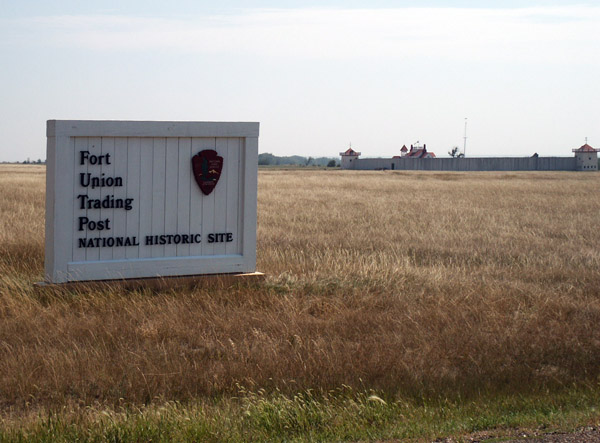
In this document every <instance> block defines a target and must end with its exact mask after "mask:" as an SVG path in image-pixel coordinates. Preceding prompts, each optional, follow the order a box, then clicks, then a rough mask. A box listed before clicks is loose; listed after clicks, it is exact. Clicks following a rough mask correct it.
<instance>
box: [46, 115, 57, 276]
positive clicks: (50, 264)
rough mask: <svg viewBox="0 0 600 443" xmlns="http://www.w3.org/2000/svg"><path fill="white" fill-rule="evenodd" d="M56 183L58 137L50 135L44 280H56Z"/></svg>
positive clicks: (51, 124) (47, 148) (47, 149)
mask: <svg viewBox="0 0 600 443" xmlns="http://www.w3.org/2000/svg"><path fill="white" fill-rule="evenodd" d="M46 125H47V131H48V132H49V131H51V130H52V131H53V132H54V122H51V121H48V122H47V123H46ZM55 183H56V137H55V136H50V135H48V138H47V140H46V222H45V228H46V229H45V236H46V238H45V242H44V280H45V281H54V278H55V267H54V251H55V249H54V229H55V217H54V204H55V201H54V195H55V189H54V188H55Z"/></svg>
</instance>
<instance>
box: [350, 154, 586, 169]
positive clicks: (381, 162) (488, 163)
mask: <svg viewBox="0 0 600 443" xmlns="http://www.w3.org/2000/svg"><path fill="white" fill-rule="evenodd" d="M350 165H351V166H350V167H348V168H343V169H354V170H376V169H389V170H420V171H575V170H576V162H575V158H574V157H496V158H495V157H489V158H362V159H361V158H359V159H353V160H352V162H351V163H350Z"/></svg>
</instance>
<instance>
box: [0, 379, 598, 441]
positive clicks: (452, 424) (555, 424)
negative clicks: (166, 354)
mask: <svg viewBox="0 0 600 443" xmlns="http://www.w3.org/2000/svg"><path fill="white" fill-rule="evenodd" d="M599 405H600V391H599V390H598V389H589V388H588V389H586V390H581V389H572V390H570V391H563V392H560V393H556V392H555V393H552V392H546V393H541V394H535V395H531V394H529V395H523V396H519V395H509V396H497V397H482V398H477V399H470V400H468V401H461V400H460V399H454V400H449V399H435V400H434V399H391V398H384V396H382V395H378V394H377V393H374V392H355V391H353V390H352V389H350V388H342V389H339V390H336V391H333V392H328V393H319V394H316V393H314V392H312V391H306V392H303V393H299V394H297V395H295V396H286V395H283V394H280V393H271V394H267V393H265V392H263V391H259V392H249V391H246V390H244V389H241V390H240V394H239V396H237V397H225V398H221V399H212V400H210V399H205V400H202V401H197V402H192V403H187V404H182V403H176V402H164V403H163V404H161V405H160V406H158V405H156V404H152V405H149V406H145V407H141V408H135V407H132V406H123V407H120V408H111V409H103V408H90V407H87V408H75V409H72V408H71V409H67V408H65V409H63V410H61V411H53V412H44V413H42V412H38V413H37V414H35V415H27V414H26V413H25V414H23V413H20V414H19V415H18V416H17V415H15V416H12V417H4V418H3V419H2V421H0V441H1V442H5V441H6V442H12V441H28V442H30V441H34V442H35V441H38V442H42V441H65V442H67V441H114V442H127V441H248V440H253V441H255V440H259V441H264V440H270V441H348V440H351V441H355V440H386V439H401V440H407V439H408V440H433V439H436V438H441V437H447V436H454V437H460V436H465V435H468V434H471V433H474V432H478V431H483V430H486V431H492V433H493V435H494V436H497V437H501V436H503V435H509V434H510V433H511V430H513V429H515V428H528V429H543V430H545V431H547V432H551V431H566V432H568V431H571V430H573V429H575V428H577V427H580V426H585V425H590V424H594V425H597V424H598V423H600V413H599V409H598V406H599Z"/></svg>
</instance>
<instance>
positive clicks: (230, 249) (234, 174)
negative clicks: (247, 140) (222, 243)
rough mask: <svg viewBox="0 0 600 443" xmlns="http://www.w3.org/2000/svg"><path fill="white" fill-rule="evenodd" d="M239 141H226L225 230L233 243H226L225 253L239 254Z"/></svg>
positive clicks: (233, 139)
mask: <svg viewBox="0 0 600 443" xmlns="http://www.w3.org/2000/svg"><path fill="white" fill-rule="evenodd" d="M240 145H241V143H240V139H239V138H228V139H227V164H228V165H229V166H228V170H227V215H226V217H227V221H226V227H225V230H226V231H227V232H231V233H232V234H233V242H231V243H227V246H226V248H225V253H226V254H228V255H231V254H241V247H240V245H241V243H240V242H241V230H240V226H239V220H238V214H239V203H238V199H239V186H238V180H240V181H241V177H239V175H240Z"/></svg>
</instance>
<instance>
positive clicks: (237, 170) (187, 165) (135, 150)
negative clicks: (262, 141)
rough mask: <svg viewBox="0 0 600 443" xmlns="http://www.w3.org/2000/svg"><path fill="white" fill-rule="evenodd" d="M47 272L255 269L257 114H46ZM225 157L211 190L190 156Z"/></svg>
mask: <svg viewBox="0 0 600 443" xmlns="http://www.w3.org/2000/svg"><path fill="white" fill-rule="evenodd" d="M47 136H48V157H47V158H48V164H47V197H46V278H47V280H48V281H51V282H65V281H76V280H101V279H115V278H137V277H155V276H172V275H195V274H212V273H233V272H252V271H254V270H255V267H256V191H257V171H256V169H257V166H256V165H257V158H258V123H208V122H93V121H49V122H48V128H47ZM203 150H215V151H216V152H217V154H218V155H219V156H221V157H222V158H223V162H222V171H221V175H220V178H219V179H218V182H217V184H216V186H215V187H214V190H213V191H212V192H211V193H210V194H209V195H204V194H203V193H202V192H201V189H200V188H199V186H198V185H197V183H196V180H195V178H194V173H193V170H192V163H191V160H192V157H193V156H194V155H195V154H197V153H198V152H200V151H203Z"/></svg>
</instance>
